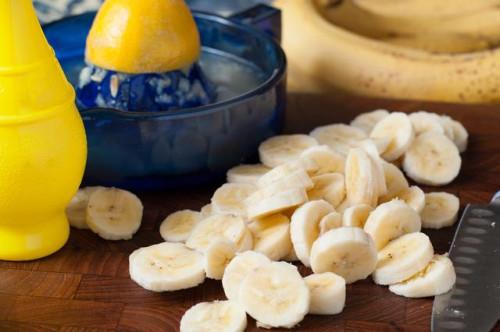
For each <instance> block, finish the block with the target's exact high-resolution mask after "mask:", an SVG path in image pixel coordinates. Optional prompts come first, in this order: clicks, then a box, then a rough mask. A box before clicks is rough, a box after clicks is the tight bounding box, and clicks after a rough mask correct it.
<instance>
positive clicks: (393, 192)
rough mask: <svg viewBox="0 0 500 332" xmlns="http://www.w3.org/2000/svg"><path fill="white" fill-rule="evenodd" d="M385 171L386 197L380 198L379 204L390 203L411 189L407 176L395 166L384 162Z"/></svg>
mask: <svg viewBox="0 0 500 332" xmlns="http://www.w3.org/2000/svg"><path fill="white" fill-rule="evenodd" d="M382 167H383V169H384V178H385V184H386V188H387V192H386V194H385V195H382V196H380V197H379V202H382V203H383V202H388V201H390V200H391V199H393V198H394V197H397V195H398V194H399V193H400V192H402V191H403V190H405V189H407V188H408V187H409V184H408V181H407V180H406V178H405V175H404V174H403V172H401V170H400V169H399V168H397V167H396V166H395V165H393V164H391V163H387V162H382Z"/></svg>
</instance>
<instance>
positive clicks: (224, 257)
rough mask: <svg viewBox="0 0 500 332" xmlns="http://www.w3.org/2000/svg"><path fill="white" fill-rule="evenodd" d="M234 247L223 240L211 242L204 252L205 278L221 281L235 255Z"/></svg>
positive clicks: (229, 242)
mask: <svg viewBox="0 0 500 332" xmlns="http://www.w3.org/2000/svg"><path fill="white" fill-rule="evenodd" d="M236 251H237V248H236V245H235V244H234V243H233V242H231V241H228V240H225V239H217V240H215V241H213V242H212V243H211V244H210V245H209V246H208V248H207V250H206V251H205V252H204V266H205V272H206V274H207V278H210V279H215V280H222V276H223V275H224V270H225V269H226V267H227V265H228V264H229V262H231V260H232V259H233V258H234V256H235V255H236Z"/></svg>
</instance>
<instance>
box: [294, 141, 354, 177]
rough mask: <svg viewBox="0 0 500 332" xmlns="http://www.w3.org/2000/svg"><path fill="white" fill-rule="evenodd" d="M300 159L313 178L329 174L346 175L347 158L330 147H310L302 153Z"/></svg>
mask: <svg viewBox="0 0 500 332" xmlns="http://www.w3.org/2000/svg"><path fill="white" fill-rule="evenodd" d="M300 159H301V160H302V161H303V163H304V164H305V165H306V169H307V171H308V173H309V174H310V175H311V176H315V175H322V174H327V173H344V164H345V158H344V157H343V156H342V155H341V154H339V153H337V152H335V151H333V150H332V149H330V148H329V147H328V145H318V146H313V147H310V148H309V149H307V150H305V151H304V152H302V154H301V155H300Z"/></svg>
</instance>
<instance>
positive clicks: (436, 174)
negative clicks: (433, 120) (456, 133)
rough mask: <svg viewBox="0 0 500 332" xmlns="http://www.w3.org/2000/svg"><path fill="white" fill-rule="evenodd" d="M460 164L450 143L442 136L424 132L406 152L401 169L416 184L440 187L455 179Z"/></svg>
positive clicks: (458, 155)
mask: <svg viewBox="0 0 500 332" xmlns="http://www.w3.org/2000/svg"><path fill="white" fill-rule="evenodd" d="M461 164H462V159H461V158H460V154H459V152H458V149H457V147H456V146H455V144H454V143H453V142H452V141H450V140H449V139H448V138H447V137H446V136H445V135H443V134H438V133H435V132H426V133H423V134H421V135H420V136H418V137H417V138H416V139H415V141H414V142H413V144H412V145H411V146H410V148H409V149H408V151H407V152H406V155H405V158H404V160H403V169H404V170H405V172H406V175H408V176H409V177H410V178H412V179H413V180H415V181H416V182H418V183H421V184H427V185H431V186H441V185H445V184H448V183H450V182H451V181H453V180H454V179H455V178H456V177H457V175H458V172H459V171H460V166H461Z"/></svg>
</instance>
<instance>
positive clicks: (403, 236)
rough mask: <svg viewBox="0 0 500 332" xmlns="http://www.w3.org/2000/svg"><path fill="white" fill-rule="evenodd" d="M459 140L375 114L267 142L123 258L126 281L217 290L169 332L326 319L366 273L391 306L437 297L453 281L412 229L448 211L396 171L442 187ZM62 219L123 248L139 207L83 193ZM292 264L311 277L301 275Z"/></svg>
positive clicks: (109, 193)
mask: <svg viewBox="0 0 500 332" xmlns="http://www.w3.org/2000/svg"><path fill="white" fill-rule="evenodd" d="M467 141H468V134H467V131H466V130H465V128H464V127H463V126H462V125H461V124H460V123H459V122H457V121H455V120H453V119H451V118H449V117H447V116H439V115H437V114H433V113H427V112H423V111H421V112H416V113H413V114H410V115H406V114H404V113H399V112H394V113H390V112H388V111H386V110H376V111H373V112H369V113H365V114H361V115H359V116H357V117H356V118H355V119H354V120H353V121H352V122H351V123H350V124H349V125H347V124H331V125H327V126H322V127H318V128H316V129H314V130H313V131H312V132H311V133H310V134H309V135H305V134H298V135H282V136H276V137H272V138H270V139H268V140H267V141H265V142H263V143H262V144H261V145H260V147H259V155H260V159H261V162H262V164H258V165H240V166H237V167H235V168H233V169H231V170H229V171H228V173H227V180H228V183H226V184H223V185H222V186H221V187H220V188H219V189H217V190H216V191H215V193H214V194H213V196H212V198H211V203H210V204H208V205H206V206H204V207H203V208H202V209H201V211H200V212H198V211H193V210H182V211H178V212H174V213H172V214H170V215H169V216H167V217H166V218H165V220H164V221H163V222H162V223H161V225H160V234H161V236H162V238H163V239H164V240H165V241H166V242H163V243H160V244H156V245H152V246H149V247H145V248H140V249H137V250H136V251H134V252H133V253H132V254H131V255H130V257H129V269H130V271H129V272H130V277H131V278H132V280H134V281H135V282H136V283H137V284H139V285H140V286H142V287H143V288H145V289H148V290H151V291H155V292H165V291H176V290H181V289H186V288H191V287H195V286H198V285H200V284H202V283H203V282H204V281H205V280H206V278H210V279H215V280H221V281H222V288H223V290H224V293H225V295H226V297H227V300H225V301H214V302H204V303H199V304H197V305H195V306H193V307H192V308H191V309H189V310H187V311H186V313H185V314H184V316H183V317H182V320H181V322H180V331H181V332H188V331H190V332H197V331H220V332H224V331H228V332H233V331H244V330H245V328H246V326H247V314H248V315H250V316H251V317H252V318H254V319H255V320H256V321H257V326H260V327H265V328H273V327H282V328H291V327H294V326H296V325H297V324H299V323H300V322H301V321H302V320H303V319H304V317H305V316H306V315H307V314H321V315H334V314H338V313H340V312H342V311H343V309H344V306H345V302H346V284H351V283H354V282H356V281H358V280H362V279H365V278H367V277H369V276H370V275H371V277H372V279H373V280H374V282H375V283H377V284H379V285H388V286H389V290H390V291H392V292H393V293H395V294H398V295H401V296H406V297H427V296H434V295H436V294H441V293H444V292H446V291H448V290H449V289H450V288H451V287H452V286H453V284H454V283H455V279H456V276H455V270H454V268H453V264H452V262H451V261H450V259H449V258H448V257H447V256H446V255H439V254H436V253H435V252H434V248H433V246H432V243H431V241H430V239H429V237H428V236H427V235H425V234H423V233H421V229H422V228H436V229H438V228H441V227H446V226H451V225H453V224H454V223H455V221H456V219H457V214H458V210H459V205H460V204H459V200H458V198H457V197H456V196H454V195H452V194H449V193H445V192H434V193H427V194H426V193H424V192H423V191H422V190H421V189H420V188H418V187H417V186H410V185H409V184H408V181H407V179H406V177H405V174H404V173H403V171H402V170H400V169H399V168H398V167H399V166H397V165H400V166H401V167H402V168H403V170H404V171H405V172H406V174H407V175H408V176H409V177H411V178H412V179H413V180H415V181H416V182H417V183H423V184H429V185H444V184H447V183H449V182H450V181H452V180H453V179H454V178H455V177H456V176H457V174H458V171H459V169H460V166H461V157H460V152H463V151H464V150H465V149H466V148H467ZM67 214H68V217H69V219H70V221H71V223H72V225H73V226H75V227H78V228H90V229H91V230H93V231H94V232H96V233H98V234H99V235H101V236H102V237H104V238H106V239H111V240H116V239H128V238H130V237H132V236H133V234H134V233H135V232H136V231H137V229H138V227H139V226H140V220H141V216H142V204H141V203H140V201H139V200H138V198H137V197H135V196H134V195H133V194H131V193H129V192H126V191H123V190H119V189H114V188H102V187H89V188H83V189H81V190H80V191H79V192H78V194H77V195H76V196H75V198H74V199H73V201H72V202H71V204H70V206H69V207H68V209H67ZM292 261H300V262H301V263H302V264H303V265H304V266H307V267H310V268H311V270H312V272H313V273H312V274H310V275H309V276H307V277H303V276H302V275H301V274H300V273H299V271H298V269H297V267H296V266H295V265H292V264H290V263H289V262H292Z"/></svg>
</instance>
